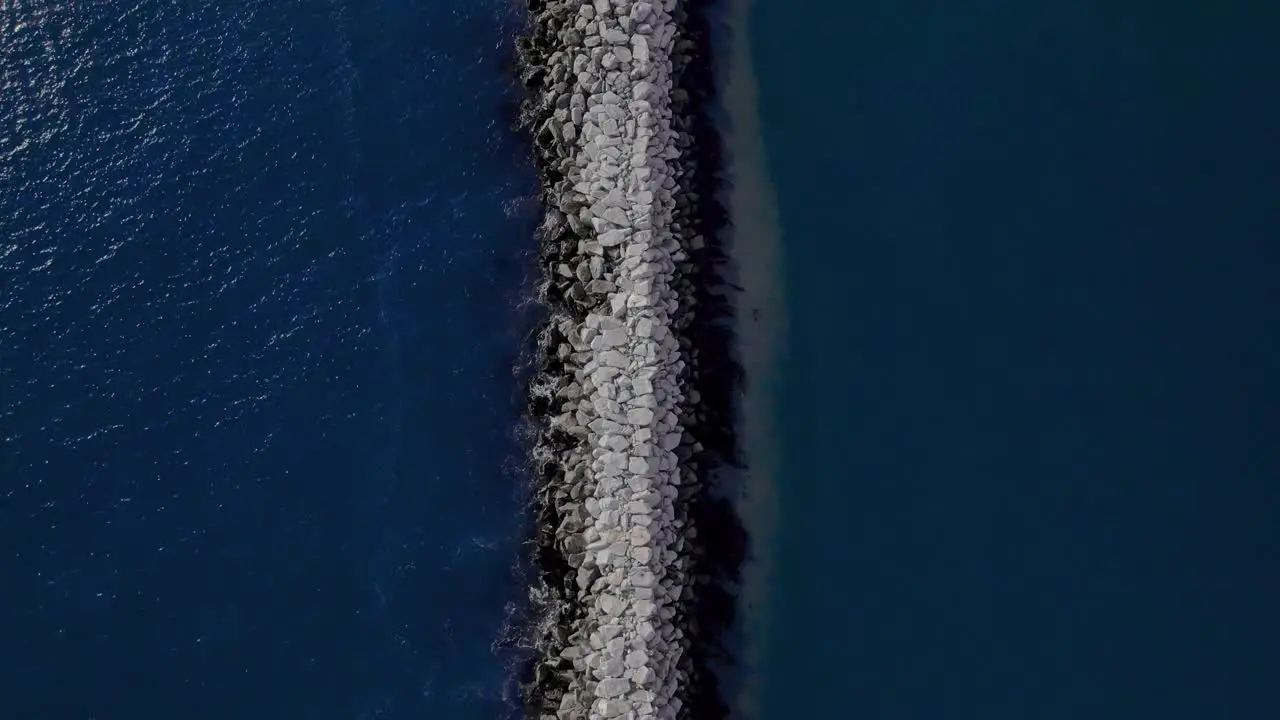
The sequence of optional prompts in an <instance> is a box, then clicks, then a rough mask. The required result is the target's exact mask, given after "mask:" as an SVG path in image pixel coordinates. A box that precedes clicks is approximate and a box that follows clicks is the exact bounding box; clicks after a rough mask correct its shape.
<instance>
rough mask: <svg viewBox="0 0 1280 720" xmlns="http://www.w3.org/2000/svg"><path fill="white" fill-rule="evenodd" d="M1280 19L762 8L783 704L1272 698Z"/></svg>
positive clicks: (885, 706)
mask: <svg viewBox="0 0 1280 720" xmlns="http://www.w3.org/2000/svg"><path fill="white" fill-rule="evenodd" d="M1276 10H1277V7H1276V6H1274V5H1268V4H1265V3H1264V4H1258V3H1254V4H1249V3H1242V2H1225V3H1191V2H1165V3H1137V2H1123V1H1122V2H1107V3H1101V2H1062V1H1059V0H1054V1H1053V2H1048V1H1043V0H1041V1H1032V2H1018V3H1009V2H997V1H996V0H981V1H979V0H971V1H968V2H923V1H920V0H908V1H906V2H902V1H895V2H887V1H881V0H869V1H866V2H845V1H840V2H837V1H836V0H814V1H813V2H808V3H794V2H784V1H783V0H756V1H755V2H753V3H752V4H751V15H750V26H749V30H748V32H749V36H748V37H749V41H750V47H751V60H752V65H753V66H754V73H755V81H756V83H757V85H758V112H759V117H760V123H761V126H762V128H763V146H764V149H765V155H766V161H767V166H768V168H767V169H768V174H769V180H770V182H771V184H772V187H773V188H774V189H775V192H776V198H775V200H776V205H777V221H778V225H779V233H780V241H779V242H780V256H781V261H780V267H781V268H782V271H781V277H780V278H779V279H778V286H779V287H783V288H785V306H786V316H785V319H784V322H783V323H782V325H783V326H784V327H785V338H786V339H785V341H784V342H782V343H781V344H780V346H779V347H778V348H776V349H775V354H776V355H778V356H779V357H778V358H777V360H776V363H777V372H776V376H777V387H776V390H775V391H774V392H775V394H776V397H777V398H778V401H777V406H776V407H775V409H774V411H773V412H772V413H771V422H772V423H773V424H774V425H775V426H776V427H777V428H779V434H778V437H777V444H778V446H779V454H780V460H779V465H778V468H777V470H776V472H775V473H774V475H773V477H772V478H771V480H772V493H773V495H774V496H775V498H776V507H775V508H774V510H773V513H772V514H773V517H774V521H773V522H774V528H773V530H774V534H773V535H772V536H771V537H768V538H764V537H759V536H758V537H757V543H758V545H761V544H762V546H763V548H764V551H765V552H767V553H768V554H769V555H770V556H771V564H772V567H773V568H774V573H773V578H772V584H771V586H770V587H769V588H768V596H769V604H768V608H767V609H757V610H756V611H755V612H756V614H757V615H759V614H761V613H763V614H765V615H766V616H767V622H766V623H765V624H766V626H767V630H766V631H764V635H765V636H766V637H764V639H763V640H762V642H764V643H765V645H767V653H766V654H765V657H764V659H763V664H762V666H761V667H760V668H757V669H756V670H757V672H756V684H757V688H756V692H755V695H756V704H757V706H758V708H759V712H758V715H757V716H758V717H761V718H767V719H768V720H783V719H784V718H793V717H794V718H875V719H876V720H906V719H914V720H924V719H925V718H1010V719H1012V718H1040V719H1043V720H1057V719H1061V720H1079V719H1080V718H1099V719H1102V718H1107V719H1115V720H1128V719H1131V718H1165V719H1173V718H1178V719H1185V720H1202V719H1203V718H1233V719H1240V720H1244V719H1250V720H1252V719H1255V718H1258V719H1261V718H1274V717H1280V693H1277V691H1276V684H1275V678H1276V668H1278V667H1280V616H1278V615H1277V614H1276V612H1275V608H1276V607H1278V606H1280V587H1278V586H1277V579H1276V573H1275V571H1274V569H1275V568H1276V567H1277V562H1278V561H1280V523H1278V522H1277V507H1278V505H1280V483H1278V482H1277V479H1278V478H1280V443H1277V441H1276V438H1277V432H1278V431H1280V381H1278V380H1277V372H1278V371H1280V334H1277V332H1276V318H1277V317H1280V282H1277V268H1280V243H1277V238H1278V237H1280V202H1277V197H1280V195H1278V194H1277V193H1278V191H1280V134H1277V132H1276V128H1277V127H1280V94H1277V93H1276V88H1277V86H1278V81H1280V55H1278V54H1277V51H1276V46H1275V42H1274V30H1275V28H1277V27H1280V16H1277V12H1276ZM744 262H749V260H744Z"/></svg>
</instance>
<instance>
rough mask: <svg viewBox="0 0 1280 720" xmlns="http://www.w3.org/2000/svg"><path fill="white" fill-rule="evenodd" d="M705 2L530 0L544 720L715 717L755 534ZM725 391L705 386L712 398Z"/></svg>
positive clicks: (522, 62)
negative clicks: (747, 498) (711, 121)
mask: <svg viewBox="0 0 1280 720" xmlns="http://www.w3.org/2000/svg"><path fill="white" fill-rule="evenodd" d="M689 4H690V3H689V0H561V1H559V2H557V1H555V0H529V2H528V5H529V9H530V11H531V15H532V25H531V28H530V32H529V33H528V34H527V35H526V36H524V37H522V38H520V39H519V41H518V42H517V49H518V52H519V72H520V76H521V80H522V81H523V83H524V85H525V87H526V89H527V90H528V96H527V98H526V101H525V103H524V106H523V108H522V111H521V120H522V122H523V124H524V125H525V126H526V127H527V128H528V129H529V130H530V132H531V133H532V135H533V141H534V155H535V160H536V162H537V165H538V170H539V173H540V175H541V179H542V187H543V194H542V202H543V206H544V213H545V215H544V218H543V221H542V224H541V226H540V228H539V240H540V244H541V245H540V252H539V263H540V266H541V269H542V271H543V273H544V275H543V280H542V282H541V284H540V286H539V298H540V299H541V301H542V302H543V303H544V304H545V305H546V307H547V308H548V312H549V317H548V318H547V321H546V323H545V325H544V326H543V327H542V330H541V332H540V334H539V336H538V351H539V368H538V374H537V376H536V378H535V379H534V381H533V383H532V386H531V390H530V414H531V415H532V416H533V417H534V418H535V419H537V420H539V432H538V436H537V439H536V443H535V447H534V448H533V460H534V466H535V473H536V478H535V479H536V486H535V513H536V537H535V539H534V544H535V546H536V552H537V557H536V560H537V563H538V565H539V568H540V571H541V575H542V578H541V579H542V585H541V586H540V587H538V588H536V589H535V601H536V602H537V604H538V605H540V607H541V611H542V613H543V615H544V622H543V623H542V625H541V627H540V629H539V637H538V639H537V645H538V653H539V657H538V659H537V661H536V664H535V665H534V667H533V668H532V670H531V672H530V677H529V678H528V683H527V685H526V700H527V705H528V709H529V711H530V715H531V717H535V718H561V719H567V720H575V719H581V720H586V719H588V718H590V719H592V720H594V719H595V718H657V719H664V720H665V719H666V718H687V717H698V718H714V717H723V716H724V715H725V714H726V712H725V709H724V707H723V702H722V701H721V700H720V697H719V692H718V690H717V688H716V680H715V677H714V675H713V674H712V673H711V672H710V671H709V670H708V663H709V661H710V660H711V659H712V658H713V657H714V656H716V654H717V648H718V635H719V633H720V632H721V631H722V630H723V628H724V625H725V624H726V623H728V622H730V621H731V618H732V610H733V607H732V601H731V599H730V598H731V594H730V593H729V591H728V590H727V589H726V587H725V583H726V582H731V581H732V579H733V573H734V572H735V570H736V568H737V566H738V565H740V564H741V560H742V556H743V554H744V548H745V542H744V539H743V533H742V530H741V527H740V525H738V524H737V523H736V521H735V519H734V517H733V514H732V512H731V509H730V508H731V504H730V503H729V502H728V501H727V500H724V499H723V498H717V497H716V496H715V495H714V493H713V487H712V486H713V484H714V483H713V482H712V479H713V478H712V476H713V475H714V470H715V468H716V467H717V466H718V465H720V464H723V463H725V462H728V463H732V462H733V461H734V459H735V457H736V447H735V445H734V440H733V431H732V428H733V426H734V423H733V418H732V396H733V388H734V386H735V383H736V382H738V380H739V376H740V371H738V369H737V366H736V364H735V363H733V361H732V360H731V354H730V353H729V351H728V341H729V336H730V334H731V333H730V329H731V323H727V322H725V320H726V319H731V313H730V312H729V304H728V303H727V301H725V300H724V298H723V296H721V295H717V294H715V293H714V292H713V291H714V286H715V284H716V277H717V273H718V271H719V268H720V267H721V265H722V264H723V262H724V260H725V257H724V254H723V252H722V251H721V249H720V247H719V245H718V241H717V240H716V239H715V238H714V237H712V235H713V233H712V232H711V231H714V230H717V229H718V228H719V226H720V225H722V224H723V210H722V209H721V208H719V206H718V204H717V203H716V202H715V200H714V199H713V197H712V195H713V194H714V193H713V192H712V190H713V185H714V181H715V180H714V177H713V176H712V174H711V173H712V172H713V169H714V165H715V160H716V159H717V158H716V157H715V154H716V151H717V150H718V145H717V144H716V140H715V138H714V135H713V134H711V133H709V131H708V126H707V125H706V123H705V122H701V121H700V119H699V116H698V115H697V109H698V108H697V107H696V106H697V101H698V99H700V98H705V97H706V95H707V93H708V92H709V79H710V72H709V69H708V66H707V62H706V60H705V57H703V56H704V55H705V53H704V52H703V51H704V50H705V48H704V47H703V46H704V45H705V38H703V37H702V36H701V35H699V34H698V33H697V32H696V30H697V28H698V27H700V26H699V22H700V20H699V17H698V16H697V15H696V13H692V14H691V12H690V11H691V8H690V7H688V5H689ZM704 394H705V395H706V397H703V395H704Z"/></svg>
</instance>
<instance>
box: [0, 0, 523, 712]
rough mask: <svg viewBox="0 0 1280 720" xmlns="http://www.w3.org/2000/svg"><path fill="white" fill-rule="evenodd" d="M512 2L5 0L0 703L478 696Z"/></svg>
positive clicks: (488, 622) (510, 518)
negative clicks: (505, 58)
mask: <svg viewBox="0 0 1280 720" xmlns="http://www.w3.org/2000/svg"><path fill="white" fill-rule="evenodd" d="M522 22H523V20H522V17H521V15H520V13H519V12H518V5H516V4H513V3H509V2H507V0H434V1H433V2H403V1H397V0H392V1H390V2H379V3H351V2H345V1H344V0H334V1H332V2H319V1H316V2H310V1H308V2H304V1H302V0H285V1H283V2H281V1H279V0H273V1H272V2H265V1H251V2H247V3H241V2H236V3H190V2H176V1H173V0H160V1H154V0H153V1H150V2H137V1H136V0H133V1H132V2H105V1H104V2H88V1H86V2H53V1H52V0H16V1H15V2H8V3H4V4H3V6H0V86H3V92H2V94H0V283H3V288H2V294H0V716H3V717H6V718H10V717H12V718H47V719H49V720H59V719H63V718H65V719H68V720H70V719H72V718H75V719H77V720H84V719H85V718H94V719H96V720H112V719H117V718H118V719H121V720H124V719H126V718H128V719H131V720H132V719H144V718H172V717H175V716H181V717H187V718H193V719H195V718H210V719H213V718H218V719H219V720H222V719H224V718H267V717H280V718H302V717H308V718H335V719H338V718H342V719H356V718H423V717H434V718H486V719H489V718H494V717H500V716H503V715H504V713H505V709H506V708H507V707H509V706H508V704H507V703H506V702H505V701H504V699H503V694H504V692H506V691H508V689H509V688H508V685H507V680H508V677H509V673H508V671H507V667H506V664H507V663H509V662H510V660H511V657H510V656H509V655H503V654H496V653H495V652H494V649H493V647H494V645H495V644H496V643H497V642H498V640H499V638H500V637H501V636H502V634H503V630H504V623H505V622H506V618H507V614H508V611H509V609H510V608H511V607H512V603H518V602H519V601H520V600H521V596H522V595H523V593H524V591H525V589H524V585H523V583H522V582H521V581H520V580H519V579H518V578H517V577H516V575H515V573H516V568H517V565H518V559H519V557H520V555H521V554H522V552H521V548H520V545H519V543H520V541H521V532H522V529H523V528H522V526H521V525H522V522H523V515H522V513H523V510H522V506H521V498H520V474H519V466H520V446H519V443H518V442H517V440H516V439H515V436H514V428H515V426H516V419H517V417H518V415H519V409H520V408H519V394H520V393H519V387H518V382H517V379H516V378H515V377H514V375H513V366H514V365H515V363H516V359H517V352H518V349H519V347H520V346H521V344H522V333H523V332H524V330H525V328H526V327H527V323H528V318H527V317H526V316H525V315H526V314H525V313H524V312H523V311H521V310H519V309H518V307H517V306H518V304H519V301H520V300H521V297H522V295H521V293H522V287H523V285H524V283H525V279H526V275H527V272H528V269H529V262H528V253H529V252H530V251H531V250H532V249H533V248H532V235H531V232H530V230H531V220H530V218H529V217H528V216H527V214H526V213H524V212H523V211H522V210H521V209H520V208H521V207H524V206H523V205H521V204H520V203H519V202H518V200H519V198H521V197H525V196H528V195H529V194H530V193H531V192H532V190H533V187H534V182H535V181H534V178H533V175H532V171H531V169H530V168H529V167H528V164H527V163H526V162H525V157H526V154H527V153H526V152H525V150H524V149H523V148H521V147H520V146H519V144H518V143H517V142H516V141H515V140H514V139H513V136H512V135H511V133H510V132H509V131H508V129H507V125H508V121H509V118H508V116H507V112H508V110H507V107H506V106H505V105H504V103H509V102H510V101H511V100H512V99H513V97H514V96H513V95H512V89H511V88H510V86H509V80H510V78H509V75H508V73H507V72H506V71H505V70H504V69H503V67H502V65H501V63H500V60H501V59H502V57H503V56H504V54H505V53H506V48H507V46H508V41H509V38H510V35H511V34H512V33H513V32H515V30H516V29H517V28H518V27H519V26H520V24H521V23H522Z"/></svg>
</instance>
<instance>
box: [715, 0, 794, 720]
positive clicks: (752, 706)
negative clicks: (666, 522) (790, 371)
mask: <svg viewBox="0 0 1280 720" xmlns="http://www.w3.org/2000/svg"><path fill="white" fill-rule="evenodd" d="M751 2H752V0H729V1H728V2H727V3H726V13H725V16H724V18H723V19H724V20H725V21H726V23H727V25H726V30H727V35H728V36H727V37H726V38H724V40H725V42H727V44H728V47H727V48H725V49H726V50H727V62H726V63H725V66H723V67H722V68H721V70H720V73H719V74H720V78H719V79H720V83H721V87H722V88H723V92H722V94H721V103H722V105H723V107H722V108H721V110H722V112H724V113H725V114H726V116H727V123H726V124H727V126H728V127H727V130H726V132H725V134H724V140H725V148H726V150H727V152H726V153H725V155H726V157H725V171H726V173H727V175H728V178H729V183H730V189H729V193H728V196H727V197H726V200H727V204H728V207H729V211H730V215H731V218H732V233H733V238H732V240H733V242H732V248H733V260H734V264H735V265H736V267H737V273H738V284H739V285H740V286H741V288H742V289H741V291H740V293H739V299H740V306H739V308H738V323H739V326H738V342H739V348H740V352H741V362H742V366H743V370H744V371H745V373H746V378H747V383H746V390H745V392H744V396H743V397H742V398H741V402H742V417H741V422H742V428H741V430H740V437H741V438H742V447H743V451H744V453H745V455H746V458H745V459H746V465H747V468H748V470H747V476H746V478H745V483H744V486H743V491H742V496H741V498H740V500H739V513H740V515H741V517H742V521H743V523H744V525H745V526H746V528H747V530H748V532H749V533H750V536H751V545H752V555H751V558H750V560H749V561H748V563H747V565H746V567H744V568H743V583H744V587H743V594H742V605H741V609H740V614H741V627H742V633H743V642H744V643H745V647H744V648H743V657H742V658H741V660H742V662H741V665H740V667H739V672H740V673H741V677H740V689H739V694H738V696H737V697H736V698H733V699H732V704H733V706H734V708H735V715H736V716H738V717H745V718H750V717H758V715H759V711H758V707H759V701H760V698H759V697H758V692H759V690H760V688H762V687H763V683H761V682H760V681H759V679H758V674H759V672H760V668H761V660H762V659H763V658H764V657H766V656H767V654H768V650H769V648H768V619H769V616H770V607H771V602H770V595H771V592H772V588H773V583H772V582H771V580H772V577H773V548H774V543H775V535H776V530H777V524H778V516H777V510H778V505H777V503H778V496H777V483H778V480H779V478H778V472H779V468H780V459H779V445H778V439H777V437H778V434H777V432H776V427H775V408H776V407H777V402H776V385H777V383H776V377H777V373H778V370H779V360H780V359H781V354H782V351H783V348H784V347H785V344H784V342H785V337H786V321H787V313H786V294H785V288H784V284H783V273H782V262H783V257H782V229H781V226H780V223H779V218H778V210H777V196H776V193H775V191H774V188H773V184H772V182H771V180H770V178H769V172H768V163H767V157H766V153H765V146H764V137H763V132H762V130H763V129H762V126H761V122H760V117H759V112H758V106H759V92H758V89H757V84H756V78H755V75H754V72H753V70H752V56H751V45H750V38H749V32H748V29H749V20H750V10H751V8H750V6H751Z"/></svg>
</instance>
